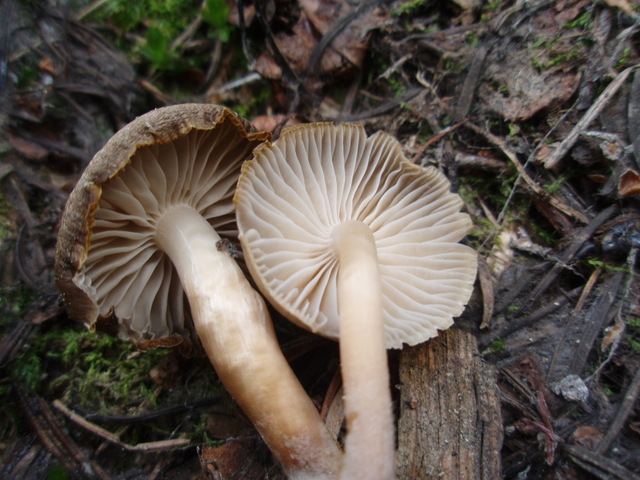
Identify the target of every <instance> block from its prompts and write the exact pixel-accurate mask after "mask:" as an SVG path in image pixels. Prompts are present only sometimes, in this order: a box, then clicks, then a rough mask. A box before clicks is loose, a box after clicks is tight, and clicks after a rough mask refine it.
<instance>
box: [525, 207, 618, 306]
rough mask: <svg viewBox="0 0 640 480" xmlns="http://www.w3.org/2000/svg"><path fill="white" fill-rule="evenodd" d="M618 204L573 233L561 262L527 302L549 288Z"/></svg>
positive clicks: (606, 209) (545, 277)
mask: <svg viewBox="0 0 640 480" xmlns="http://www.w3.org/2000/svg"><path fill="white" fill-rule="evenodd" d="M616 208H617V206H616V205H610V206H609V207H607V208H605V209H604V210H602V211H601V212H600V213H598V215H596V216H595V218H594V219H593V220H592V221H591V222H590V223H589V224H588V225H587V226H586V227H584V228H582V229H581V230H580V231H578V232H577V233H576V234H575V235H573V241H572V242H571V244H570V245H569V247H568V248H566V249H565V250H564V251H563V252H562V254H561V255H560V262H559V263H557V264H556V265H554V267H553V268H552V269H551V270H550V271H549V272H548V273H547V274H546V275H545V276H544V277H543V278H542V280H540V283H538V285H537V286H536V288H535V289H534V290H533V292H531V294H530V295H529V297H528V298H527V301H526V302H525V303H527V304H528V303H531V302H533V301H535V300H536V299H537V298H540V296H541V295H542V294H543V293H544V292H545V291H546V290H547V288H549V286H550V285H551V284H552V283H553V282H554V281H555V279H556V278H557V277H558V275H559V274H560V272H561V271H562V270H564V269H565V268H566V266H567V265H568V264H569V263H570V262H571V261H572V260H573V258H574V257H575V256H576V254H577V253H578V251H579V250H580V248H581V247H582V245H584V243H585V242H586V241H587V240H588V239H589V238H591V236H592V235H593V234H594V232H595V231H596V230H597V229H598V228H600V226H601V225H602V224H603V223H604V222H606V221H607V220H609V218H610V217H611V215H613V212H614V211H615V210H616Z"/></svg>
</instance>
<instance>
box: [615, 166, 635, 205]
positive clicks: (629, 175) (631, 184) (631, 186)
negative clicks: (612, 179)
mask: <svg viewBox="0 0 640 480" xmlns="http://www.w3.org/2000/svg"><path fill="white" fill-rule="evenodd" d="M618 194H619V195H620V197H621V198H627V197H630V196H632V195H638V194H640V173H638V172H636V171H635V170H631V169H628V170H627V171H625V172H624V173H623V174H622V175H621V176H620V181H619V182H618Z"/></svg>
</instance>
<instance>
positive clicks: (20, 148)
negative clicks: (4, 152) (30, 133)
mask: <svg viewBox="0 0 640 480" xmlns="http://www.w3.org/2000/svg"><path fill="white" fill-rule="evenodd" d="M8 140H9V144H10V145H11V146H12V147H13V149H14V150H16V151H17V152H20V153H21V154H22V155H24V157H25V158H28V159H29V160H36V161H38V160H44V159H45V158H47V156H48V155H49V150H48V149H46V148H44V147H43V146H41V145H39V144H37V143H35V142H31V141H29V140H27V139H25V138H22V137H19V136H18V135H13V134H11V133H10V134H9V135H8Z"/></svg>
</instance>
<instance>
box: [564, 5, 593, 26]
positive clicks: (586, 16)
mask: <svg viewBox="0 0 640 480" xmlns="http://www.w3.org/2000/svg"><path fill="white" fill-rule="evenodd" d="M591 24H592V14H591V10H588V11H586V12H584V13H583V14H582V15H580V16H578V17H577V18H575V19H574V20H571V21H570V22H567V23H565V24H564V25H563V27H564V28H565V29H567V30H570V29H573V28H578V29H580V30H589V29H590V28H591Z"/></svg>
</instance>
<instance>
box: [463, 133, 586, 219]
mask: <svg viewBox="0 0 640 480" xmlns="http://www.w3.org/2000/svg"><path fill="white" fill-rule="evenodd" d="M465 125H467V126H468V127H469V128H470V129H471V130H473V131H474V132H476V133H478V134H480V135H482V136H483V137H485V138H486V139H487V140H488V141H489V142H491V143H493V144H494V145H495V146H496V147H498V148H499V149H500V150H502V153H503V154H504V155H505V156H506V157H507V158H508V159H509V160H510V161H511V163H512V164H513V165H514V166H515V167H516V170H517V171H518V175H519V176H520V178H522V180H524V181H525V183H526V184H527V186H528V187H529V189H530V190H531V191H532V192H533V193H534V194H535V195H537V196H538V197H539V198H540V199H541V200H544V201H546V202H548V203H549V204H550V205H551V206H552V207H554V208H556V209H557V210H559V211H561V212H562V213H564V214H565V215H568V216H570V217H572V218H574V219H575V220H578V221H579V222H581V223H589V217H587V216H586V215H585V214H584V213H582V212H579V211H578V210H576V209H575V208H573V207H571V206H570V205H567V204H566V203H564V202H563V201H562V200H560V199H558V198H556V197H554V196H552V195H550V194H549V192H547V191H546V190H545V189H544V188H543V187H542V186H541V185H539V184H538V183H537V182H536V181H535V180H534V179H533V178H531V177H530V176H529V174H528V173H527V171H526V170H525V168H524V167H523V166H522V164H521V163H520V162H519V161H518V158H517V157H516V155H515V153H513V152H512V151H511V150H509V148H507V145H506V144H505V143H504V141H502V139H500V138H498V137H496V136H495V135H493V134H492V133H491V132H488V131H487V130H485V129H484V128H481V127H479V126H478V125H474V124H473V123H471V122H467V123H466V124H465ZM516 183H517V180H516ZM502 217H503V215H502V214H501V215H500V217H499V220H500V221H501V219H502Z"/></svg>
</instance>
